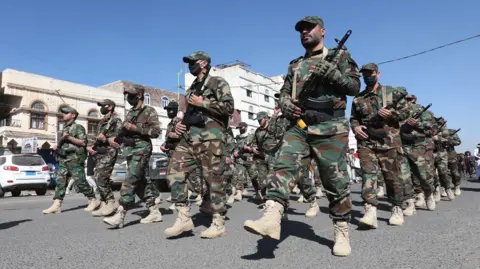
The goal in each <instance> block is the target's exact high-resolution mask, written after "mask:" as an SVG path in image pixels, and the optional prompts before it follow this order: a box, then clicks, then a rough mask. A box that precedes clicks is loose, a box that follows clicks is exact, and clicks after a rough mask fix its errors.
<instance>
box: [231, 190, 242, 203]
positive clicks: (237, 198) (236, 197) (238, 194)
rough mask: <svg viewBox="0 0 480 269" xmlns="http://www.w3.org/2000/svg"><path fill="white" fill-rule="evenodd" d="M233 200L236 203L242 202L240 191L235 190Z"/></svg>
mask: <svg viewBox="0 0 480 269" xmlns="http://www.w3.org/2000/svg"><path fill="white" fill-rule="evenodd" d="M233 199H235V200H236V201H242V199H243V197H242V191H241V190H237V192H236V193H235V196H233Z"/></svg>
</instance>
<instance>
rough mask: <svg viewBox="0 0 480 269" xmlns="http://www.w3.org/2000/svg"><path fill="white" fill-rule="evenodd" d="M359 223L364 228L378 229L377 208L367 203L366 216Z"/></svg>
mask: <svg viewBox="0 0 480 269" xmlns="http://www.w3.org/2000/svg"><path fill="white" fill-rule="evenodd" d="M359 222H360V223H361V224H362V225H364V226H367V227H369V228H374V229H376V228H377V227H378V223H377V207H376V206H374V205H371V204H367V203H365V215H363V218H361V219H360V220H359Z"/></svg>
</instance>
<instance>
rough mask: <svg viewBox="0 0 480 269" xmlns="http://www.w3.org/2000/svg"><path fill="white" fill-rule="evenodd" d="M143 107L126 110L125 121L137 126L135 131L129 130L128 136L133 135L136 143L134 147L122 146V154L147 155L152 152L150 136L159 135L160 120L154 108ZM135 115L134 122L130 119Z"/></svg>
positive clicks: (155, 136)
mask: <svg viewBox="0 0 480 269" xmlns="http://www.w3.org/2000/svg"><path fill="white" fill-rule="evenodd" d="M143 106H144V109H143V108H138V109H134V108H132V109H131V110H130V111H128V114H127V116H126V119H125V122H130V123H133V124H135V125H136V126H137V129H136V130H135V131H131V132H129V135H128V136H130V137H133V138H134V140H135V143H136V145H135V146H134V147H129V146H125V145H124V147H123V155H124V156H132V155H136V156H142V155H145V156H147V155H148V156H149V155H151V154H152V140H151V139H152V138H157V137H159V136H160V122H159V121H158V114H157V111H156V110H155V108H153V107H151V106H147V105H143ZM134 117H137V119H136V121H135V122H132V119H133V118H134Z"/></svg>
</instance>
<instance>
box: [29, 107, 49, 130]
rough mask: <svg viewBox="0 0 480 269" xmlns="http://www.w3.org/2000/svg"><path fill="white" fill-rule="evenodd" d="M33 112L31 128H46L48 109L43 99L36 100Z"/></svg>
mask: <svg viewBox="0 0 480 269" xmlns="http://www.w3.org/2000/svg"><path fill="white" fill-rule="evenodd" d="M31 108H32V112H31V113H30V128H31V129H39V130H45V129H46V125H47V124H46V121H47V110H46V108H45V104H44V103H43V102H41V101H35V102H33V104H32V107H31Z"/></svg>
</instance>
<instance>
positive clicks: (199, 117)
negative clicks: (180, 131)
mask: <svg viewBox="0 0 480 269" xmlns="http://www.w3.org/2000/svg"><path fill="white" fill-rule="evenodd" d="M185 123H186V124H185V125H188V126H195V127H199V128H204V127H205V117H204V116H203V114H202V113H194V114H190V115H185Z"/></svg>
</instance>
